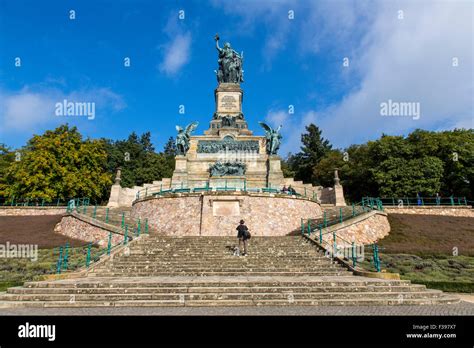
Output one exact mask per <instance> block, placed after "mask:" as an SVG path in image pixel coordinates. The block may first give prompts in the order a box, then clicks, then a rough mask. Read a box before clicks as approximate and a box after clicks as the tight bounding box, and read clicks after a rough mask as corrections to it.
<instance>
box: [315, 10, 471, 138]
mask: <svg viewBox="0 0 474 348" xmlns="http://www.w3.org/2000/svg"><path fill="white" fill-rule="evenodd" d="M399 5H400V4H399ZM399 8H402V9H403V11H404V17H405V18H404V19H403V20H399V19H398V18H397V14H398V13H397V11H398V9H399ZM471 10H472V8H471V5H470V4H468V3H459V2H456V3H447V2H429V3H428V2H404V3H403V5H401V6H394V5H393V4H391V3H390V4H387V5H386V6H384V7H383V8H382V9H381V10H380V12H379V13H378V15H377V20H376V21H375V22H374V24H373V26H372V27H371V28H370V31H369V32H368V33H367V34H366V37H365V40H366V41H367V42H370V45H368V47H367V50H366V53H365V54H364V55H362V56H361V57H359V58H358V59H357V60H358V63H357V69H359V70H360V73H361V76H362V81H361V83H360V88H359V89H357V90H356V91H354V92H352V93H350V94H348V95H346V96H345V97H344V99H343V100H342V101H341V102H340V103H337V104H334V105H332V106H331V107H329V108H327V109H325V110H321V113H322V114H323V115H322V122H321V124H320V125H321V126H322V128H323V131H324V132H325V133H326V136H327V137H329V138H330V139H331V140H332V141H334V142H335V143H336V144H337V145H343V146H346V145H349V144H351V143H353V142H357V141H360V140H361V139H362V140H367V139H369V138H376V137H378V136H380V134H381V133H382V132H385V133H387V134H405V133H408V132H409V131H411V130H413V129H415V128H424V129H439V128H442V129H447V128H448V129H449V128H453V127H455V126H458V125H466V124H469V123H470V124H471V125H472V118H473V99H472V96H473V95H474V94H473V79H472V76H473V75H472V74H473V63H472V62H473V56H472V52H473V37H472V36H473V33H472V30H470V27H471V23H472V20H473V18H472V11H471ZM453 57H458V58H459V61H460V65H459V66H458V67H453V66H452V58H453ZM461 62H462V63H461ZM389 99H391V100H393V101H402V102H419V103H420V104H421V117H420V119H419V120H413V118H409V117H389V118H387V117H382V116H380V103H381V102H384V101H387V100H389Z"/></svg>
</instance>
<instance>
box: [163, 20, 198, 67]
mask: <svg viewBox="0 0 474 348" xmlns="http://www.w3.org/2000/svg"><path fill="white" fill-rule="evenodd" d="M183 23H184V22H183V21H182V20H179V19H178V17H177V16H176V13H174V12H173V13H170V15H169V19H168V22H167V23H166V25H165V27H164V28H163V32H164V33H165V35H166V36H167V37H168V41H167V42H166V43H165V44H163V45H161V46H160V48H161V50H162V51H163V59H162V61H161V63H160V65H159V70H160V72H162V73H164V74H166V75H168V76H174V75H176V74H178V73H179V71H180V70H181V69H182V68H183V67H184V66H185V65H186V64H188V63H189V61H190V58H191V43H192V35H191V31H189V30H185V28H184V24H183Z"/></svg>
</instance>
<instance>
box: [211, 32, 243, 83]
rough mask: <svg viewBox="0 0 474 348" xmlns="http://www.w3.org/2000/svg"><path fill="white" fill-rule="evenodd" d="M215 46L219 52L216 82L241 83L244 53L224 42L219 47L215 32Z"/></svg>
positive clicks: (217, 36)
mask: <svg viewBox="0 0 474 348" xmlns="http://www.w3.org/2000/svg"><path fill="white" fill-rule="evenodd" d="M214 39H215V40H216V48H217V51H218V52H219V59H218V60H217V63H218V64H219V70H217V71H215V72H216V75H217V82H218V83H223V82H227V83H241V82H244V70H243V60H244V53H243V52H242V53H241V54H239V53H237V52H236V51H234V50H233V49H232V47H231V46H230V43H228V42H226V43H225V44H224V47H222V48H220V47H219V35H218V34H216V36H215V38H214Z"/></svg>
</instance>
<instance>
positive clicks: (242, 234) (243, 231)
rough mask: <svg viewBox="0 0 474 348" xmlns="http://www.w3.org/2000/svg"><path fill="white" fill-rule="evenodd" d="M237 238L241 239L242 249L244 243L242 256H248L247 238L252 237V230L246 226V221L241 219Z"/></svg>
mask: <svg viewBox="0 0 474 348" xmlns="http://www.w3.org/2000/svg"><path fill="white" fill-rule="evenodd" d="M236 229H237V238H238V239H239V249H240V250H242V249H241V245H242V244H243V245H244V253H243V254H242V256H247V240H249V239H250V232H249V229H248V227H247V226H245V221H244V220H240V224H239V226H237V228H236Z"/></svg>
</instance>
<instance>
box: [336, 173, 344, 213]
mask: <svg viewBox="0 0 474 348" xmlns="http://www.w3.org/2000/svg"><path fill="white" fill-rule="evenodd" d="M334 205H335V206H336V207H345V206H346V201H345V199H344V190H343V188H342V185H341V181H340V179H339V175H338V173H337V168H336V170H335V171H334Z"/></svg>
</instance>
